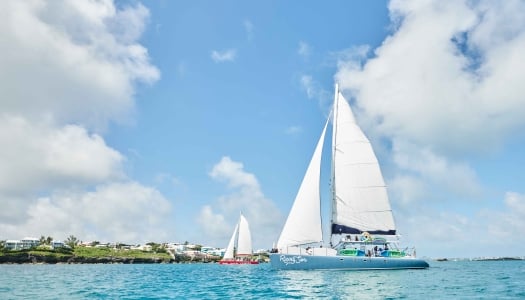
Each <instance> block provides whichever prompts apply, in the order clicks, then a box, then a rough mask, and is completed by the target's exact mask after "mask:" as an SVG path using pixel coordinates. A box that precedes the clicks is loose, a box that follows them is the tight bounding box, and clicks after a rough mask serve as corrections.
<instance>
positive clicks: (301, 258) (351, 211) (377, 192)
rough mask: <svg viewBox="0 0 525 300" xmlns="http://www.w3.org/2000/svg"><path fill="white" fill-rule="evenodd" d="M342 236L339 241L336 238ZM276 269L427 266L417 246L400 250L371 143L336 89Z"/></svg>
mask: <svg viewBox="0 0 525 300" xmlns="http://www.w3.org/2000/svg"><path fill="white" fill-rule="evenodd" d="M330 119H332V126H333V129H332V171H331V183H332V184H331V198H332V200H331V207H332V218H331V226H330V246H329V247H323V243H324V241H323V229H322V222H321V221H322V220H321V197H320V176H321V156H322V149H323V144H324V140H325V134H326V130H327V127H328V124H329V123H330ZM334 237H335V238H337V239H338V241H337V243H336V244H335V245H333V244H334V243H333V242H332V241H333V239H334ZM270 264H271V266H272V268H274V269H285V270H286V269H291V270H300V269H348V270H370V269H374V270H375V269H425V268H428V267H429V265H428V263H427V262H426V261H424V260H422V259H419V258H416V251H415V248H408V247H407V248H400V246H399V235H398V234H397V230H396V227H395V222H394V218H393V214H392V209H391V207H390V202H389V200H388V195H387V190H386V185H385V182H384V179H383V176H382V174H381V170H380V167H379V163H378V161H377V158H376V156H375V154H374V150H373V149H372V146H371V144H370V141H369V140H368V138H367V137H366V136H365V134H364V133H363V131H362V130H361V128H360V127H359V125H358V124H357V123H356V120H355V118H354V115H353V113H352V109H351V108H350V105H349V104H348V102H347V101H346V99H345V98H344V97H343V95H342V94H341V92H340V91H339V88H338V85H337V84H336V87H335V97H334V104H333V108H332V113H331V114H330V116H329V117H328V119H327V121H326V124H325V126H324V128H323V131H322V133H321V137H320V139H319V142H318V143H317V146H316V148H315V151H314V154H313V156H312V159H311V161H310V164H309V166H308V168H307V171H306V174H305V176H304V178H303V181H302V183H301V186H300V188H299V191H298V193H297V196H296V198H295V201H294V203H293V205H292V208H291V210H290V213H289V215H288V218H287V220H286V223H285V225H284V227H283V229H282V232H281V235H280V237H279V240H278V242H277V245H276V249H273V250H272V253H271V254H270Z"/></svg>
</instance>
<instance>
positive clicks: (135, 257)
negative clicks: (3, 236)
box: [0, 235, 268, 264]
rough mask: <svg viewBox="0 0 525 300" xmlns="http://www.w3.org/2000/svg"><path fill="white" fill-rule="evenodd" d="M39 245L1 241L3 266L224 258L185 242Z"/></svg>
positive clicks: (42, 241) (43, 240)
mask: <svg viewBox="0 0 525 300" xmlns="http://www.w3.org/2000/svg"><path fill="white" fill-rule="evenodd" d="M34 240H35V241H37V242H38V243H37V244H36V245H34V246H30V247H27V248H22V249H20V248H18V249H16V248H13V246H12V245H11V247H7V245H6V242H7V241H0V264H23V263H46V264H56V263H69V264H83V263H89V264H94V263H95V264H96V263H105V264H106V263H123V264H137V263H195V262H202V263H214V262H218V261H219V260H220V259H221V257H220V256H217V255H213V254H210V253H207V252H205V251H203V252H201V249H202V248H203V247H202V246H201V245H190V244H189V243H188V242H185V243H184V247H183V250H184V249H185V250H187V251H181V250H175V249H174V248H168V244H161V243H155V242H149V243H146V244H145V245H143V246H140V245H126V244H123V243H113V244H110V243H107V244H101V243H100V242H99V241H92V242H88V243H82V242H81V241H80V240H79V239H78V238H76V237H75V236H73V235H70V236H69V237H68V238H67V239H66V240H64V242H63V243H62V242H60V241H54V239H53V238H52V237H50V236H48V237H45V236H41V237H40V239H34ZM253 259H259V260H262V261H265V260H268V257H267V256H264V255H258V256H254V257H253Z"/></svg>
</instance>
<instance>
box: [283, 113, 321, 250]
mask: <svg viewBox="0 0 525 300" xmlns="http://www.w3.org/2000/svg"><path fill="white" fill-rule="evenodd" d="M327 125H328V120H327V121H326V124H325V126H324V128H323V132H322V133H321V137H320V138H319V141H318V142H317V146H316V148H315V151H314V154H313V155H312V159H311V160H310V164H309V165H308V168H307V170H306V173H305V175H304V178H303V181H302V183H301V186H300V188H299V191H298V192H297V195H296V197H295V201H294V203H293V205H292V209H291V210H290V213H289V215H288V219H286V223H285V224H284V227H283V230H282V232H281V235H280V237H279V240H278V241H277V248H283V247H287V246H295V245H303V244H309V243H316V242H321V241H322V240H323V230H322V224H321V199H320V190H319V184H320V176H321V156H322V151H323V144H324V138H325V133H326V128H327Z"/></svg>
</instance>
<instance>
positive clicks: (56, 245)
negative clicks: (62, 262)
mask: <svg viewBox="0 0 525 300" xmlns="http://www.w3.org/2000/svg"><path fill="white" fill-rule="evenodd" d="M50 246H51V249H57V248H70V247H69V246H68V245H66V244H64V242H62V241H51V244H50Z"/></svg>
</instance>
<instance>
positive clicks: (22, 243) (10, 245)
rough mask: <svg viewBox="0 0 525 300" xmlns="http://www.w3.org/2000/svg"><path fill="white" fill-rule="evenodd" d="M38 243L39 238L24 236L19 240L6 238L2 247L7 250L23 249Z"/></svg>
mask: <svg viewBox="0 0 525 300" xmlns="http://www.w3.org/2000/svg"><path fill="white" fill-rule="evenodd" d="M39 244H40V240H39V239H37V238H31V237H26V238H23V239H21V240H7V241H5V245H4V247H5V248H6V249H8V250H24V249H31V248H33V247H36V246H38V245H39Z"/></svg>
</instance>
